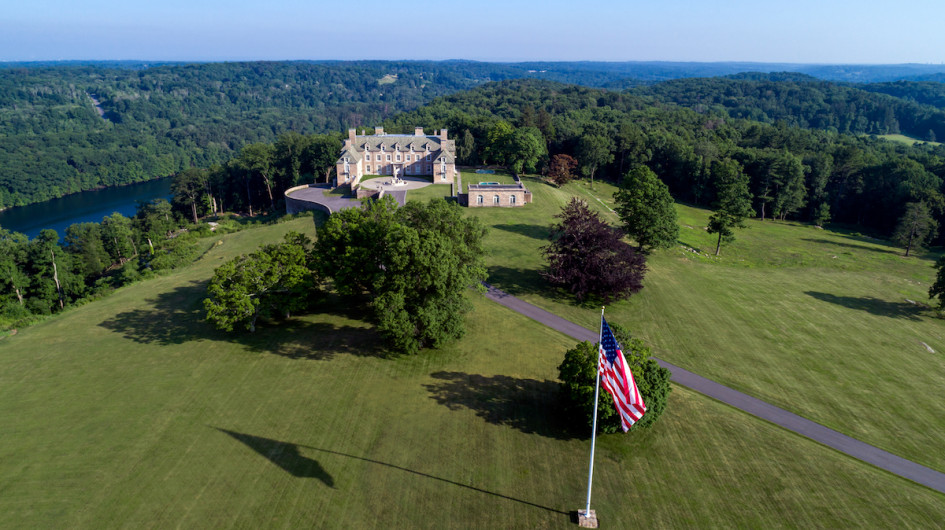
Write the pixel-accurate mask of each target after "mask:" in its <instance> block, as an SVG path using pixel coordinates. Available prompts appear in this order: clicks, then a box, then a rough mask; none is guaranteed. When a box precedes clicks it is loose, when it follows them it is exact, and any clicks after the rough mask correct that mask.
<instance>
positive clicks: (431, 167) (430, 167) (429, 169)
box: [427, 164, 433, 174]
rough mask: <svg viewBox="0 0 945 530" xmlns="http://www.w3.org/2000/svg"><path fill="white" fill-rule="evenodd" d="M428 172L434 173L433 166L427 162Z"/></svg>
mask: <svg viewBox="0 0 945 530" xmlns="http://www.w3.org/2000/svg"><path fill="white" fill-rule="evenodd" d="M427 173H430V174H433V166H431V165H430V164H427Z"/></svg>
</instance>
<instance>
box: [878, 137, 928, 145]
mask: <svg viewBox="0 0 945 530" xmlns="http://www.w3.org/2000/svg"><path fill="white" fill-rule="evenodd" d="M876 137H877V138H885V139H887V140H889V141H892V142H899V143H902V144H906V145H914V144H917V143H926V144H929V145H942V144H941V143H940V142H929V141H926V140H917V139H915V138H913V137H911V136H906V135H904V134H878V135H876Z"/></svg>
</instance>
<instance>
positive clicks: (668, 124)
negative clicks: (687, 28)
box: [384, 80, 945, 235]
mask: <svg viewBox="0 0 945 530" xmlns="http://www.w3.org/2000/svg"><path fill="white" fill-rule="evenodd" d="M434 124H437V125H439V124H446V125H447V126H448V128H449V129H450V131H451V133H450V134H451V136H453V137H455V138H456V150H457V158H458V159H459V162H460V163H464V164H476V163H493V162H500V163H501V162H507V161H509V160H512V161H513V162H514V159H512V158H510V157H511V156H512V155H511V152H510V153H509V154H508V155H507V156H506V158H502V155H503V146H504V145H509V142H507V141H502V140H501V139H503V138H509V137H510V136H513V137H514V135H515V134H516V133H517V132H518V130H519V129H523V130H524V131H525V133H524V134H523V135H524V136H531V135H537V134H540V135H541V139H542V140H543V142H544V149H541V148H539V149H537V150H536V151H537V152H538V154H537V160H536V161H535V162H534V164H535V166H536V167H537V168H538V170H539V171H544V172H547V171H549V170H550V169H552V165H551V161H552V160H554V158H555V157H556V156H558V155H566V156H568V157H571V158H573V159H574V161H575V163H576V169H577V171H578V172H580V173H581V174H583V175H585V176H586V177H588V178H594V177H598V176H604V177H605V178H608V179H610V180H612V181H617V180H618V179H619V178H621V177H622V176H623V175H624V174H625V173H626V172H627V171H628V170H630V169H632V168H634V167H638V166H646V167H648V168H649V169H651V170H652V171H653V172H654V173H655V174H656V175H657V176H659V178H660V179H661V180H662V181H663V182H664V183H666V184H667V185H668V186H669V188H670V191H671V192H672V195H673V197H675V198H676V200H680V201H684V202H687V203H691V204H695V205H699V206H711V205H712V204H714V203H716V202H717V201H718V199H719V197H718V194H717V186H716V183H717V181H718V180H719V179H720V178H722V176H724V174H726V173H728V172H732V171H735V172H738V173H743V174H744V175H745V177H746V179H747V182H748V188H749V192H750V195H751V204H750V207H751V211H752V212H754V213H755V214H756V215H757V216H758V217H761V218H763V219H768V218H775V217H776V218H779V219H794V220H801V221H809V222H814V223H817V224H822V223H824V222H826V221H828V220H832V221H835V222H842V223H849V224H854V225H859V226H861V227H863V228H865V229H869V230H872V231H876V232H879V233H882V234H887V235H888V234H890V233H892V231H893V229H894V227H895V226H896V224H897V222H898V220H899V219H900V217H901V216H902V215H903V213H904V212H905V209H906V205H907V204H908V203H910V202H924V203H925V204H926V205H927V206H928V207H929V209H930V210H931V212H932V214H933V215H934V216H935V218H936V219H937V220H938V221H941V220H942V218H943V216H945V203H943V200H942V179H943V176H945V147H942V146H934V145H929V144H921V145H915V146H911V147H910V146H906V145H901V144H897V143H892V142H887V141H883V140H876V139H873V138H870V137H865V136H857V135H851V134H840V133H837V132H831V131H826V130H813V129H804V128H800V127H792V126H789V125H788V124H787V123H785V122H776V123H762V122H757V121H752V120H747V119H736V118H732V117H731V116H729V115H728V114H727V113H724V114H723V113H721V112H717V111H715V110H712V109H710V108H706V109H703V112H696V111H695V110H692V109H686V108H681V107H679V106H676V105H674V104H670V103H660V102H658V101H655V100H654V99H653V98H652V97H644V96H637V95H633V94H629V93H616V92H608V91H604V90H598V89H590V88H584V87H576V86H567V85H560V84H556V83H551V82H546V81H534V80H514V81H504V82H500V83H492V84H488V85H484V86H482V87H478V88H476V89H473V90H470V91H466V92H463V93H459V94H454V95H451V96H445V97H443V98H438V99H437V100H434V101H433V102H431V103H430V104H428V105H426V106H424V107H422V108H420V109H417V110H415V111H411V112H407V113H403V114H400V115H398V116H397V117H395V118H391V119H389V120H387V121H386V122H385V123H384V127H385V130H390V131H408V130H412V127H414V126H424V127H431V126H434ZM510 131H511V133H510ZM497 140H499V141H498V143H497ZM531 162H532V160H527V163H526V164H523V166H527V165H528V163H531Z"/></svg>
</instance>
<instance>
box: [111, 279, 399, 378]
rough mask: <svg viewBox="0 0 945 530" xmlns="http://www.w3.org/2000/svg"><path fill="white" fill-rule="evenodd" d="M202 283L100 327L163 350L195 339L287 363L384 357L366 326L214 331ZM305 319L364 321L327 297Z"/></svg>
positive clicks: (300, 324)
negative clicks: (239, 347) (279, 358)
mask: <svg viewBox="0 0 945 530" xmlns="http://www.w3.org/2000/svg"><path fill="white" fill-rule="evenodd" d="M206 296H207V282H206V281H195V282H191V283H190V284H187V285H184V286H181V287H177V288H176V289H173V290H171V291H168V292H166V293H161V294H159V295H158V296H156V297H155V298H152V299H149V300H146V301H147V302H148V303H149V304H150V308H146V309H133V310H130V311H125V312H123V313H118V314H116V315H115V316H113V317H112V318H109V319H107V320H104V321H102V322H101V323H99V326H101V327H103V328H105V329H108V330H111V331H114V332H117V333H121V334H122V335H123V336H124V337H125V338H126V339H128V340H132V341H134V342H137V343H140V344H158V345H162V346H168V345H178V344H184V343H186V342H192V341H197V340H211V341H224V342H234V343H237V344H241V345H243V346H245V347H247V348H248V349H249V350H251V351H253V352H259V353H273V354H275V355H280V356H283V357H288V358H290V359H313V360H327V359H330V358H331V357H333V356H334V355H335V354H338V353H347V354H351V355H361V356H371V357H385V356H387V355H388V353H387V351H386V350H385V349H384V347H383V340H382V339H381V337H380V335H379V334H378V333H377V330H376V329H375V328H374V327H373V326H370V325H367V324H365V326H364V327H361V326H349V325H335V324H331V323H327V322H310V321H308V320H303V319H300V318H290V319H287V320H283V321H281V322H279V323H278V325H271V323H268V322H263V323H259V324H258V325H257V327H256V332H255V333H249V332H248V331H245V330H236V331H233V332H232V333H227V332H224V331H219V330H217V329H215V328H214V327H213V326H212V325H211V324H210V323H209V322H207V321H206V320H204V308H203V299H204V298H205V297H206ZM307 314H308V315H318V314H330V315H334V316H342V317H345V318H347V319H350V320H356V321H357V320H362V321H363V320H365V319H366V317H367V315H366V313H365V311H364V309H363V308H361V307H359V306H358V305H357V304H356V303H353V302H349V301H347V300H345V299H342V298H340V297H337V296H328V297H325V298H324V299H322V300H320V301H319V302H318V303H317V304H314V305H313V306H312V308H311V309H310V311H309V312H308V313H307Z"/></svg>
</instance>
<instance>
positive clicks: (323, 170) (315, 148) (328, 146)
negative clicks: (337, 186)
mask: <svg viewBox="0 0 945 530" xmlns="http://www.w3.org/2000/svg"><path fill="white" fill-rule="evenodd" d="M340 144H341V140H340V139H339V137H338V136H337V135H334V134H317V135H315V137H314V138H312V141H311V142H310V143H309V144H308V145H307V146H306V147H305V149H304V150H303V152H302V171H303V172H304V171H305V170H309V171H310V172H311V174H312V175H315V176H316V177H317V176H318V175H325V182H326V183H327V182H329V181H330V180H331V173H332V171H334V170H335V162H337V161H338V146H339V145H340Z"/></svg>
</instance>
